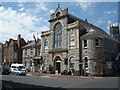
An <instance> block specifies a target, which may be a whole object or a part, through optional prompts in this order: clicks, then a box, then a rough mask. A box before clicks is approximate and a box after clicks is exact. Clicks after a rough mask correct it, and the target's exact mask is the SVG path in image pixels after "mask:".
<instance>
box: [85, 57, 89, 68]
mask: <svg viewBox="0 0 120 90" xmlns="http://www.w3.org/2000/svg"><path fill="white" fill-rule="evenodd" d="M84 62H85V64H84V65H85V68H88V58H87V57H85V59H84Z"/></svg>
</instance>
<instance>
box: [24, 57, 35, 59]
mask: <svg viewBox="0 0 120 90" xmlns="http://www.w3.org/2000/svg"><path fill="white" fill-rule="evenodd" d="M32 58H33V57H24V59H32Z"/></svg>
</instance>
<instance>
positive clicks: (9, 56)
mask: <svg viewBox="0 0 120 90" xmlns="http://www.w3.org/2000/svg"><path fill="white" fill-rule="evenodd" d="M24 45H26V42H25V40H24V39H23V38H21V35H20V34H19V35H18V39H17V40H14V39H10V40H9V41H6V42H5V44H4V61H3V64H5V65H8V66H9V65H10V64H12V63H22V46H24Z"/></svg>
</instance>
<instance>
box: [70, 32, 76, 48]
mask: <svg viewBox="0 0 120 90" xmlns="http://www.w3.org/2000/svg"><path fill="white" fill-rule="evenodd" d="M74 45H75V36H74V34H73V33H72V34H70V46H74Z"/></svg>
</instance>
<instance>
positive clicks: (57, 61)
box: [54, 56, 61, 73]
mask: <svg viewBox="0 0 120 90" xmlns="http://www.w3.org/2000/svg"><path fill="white" fill-rule="evenodd" d="M60 65H61V58H60V57H59V56H57V57H56V58H55V60H54V67H55V72H56V70H57V71H58V73H60V69H61V67H60Z"/></svg>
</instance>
